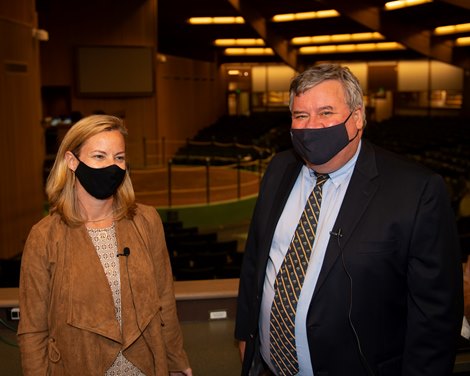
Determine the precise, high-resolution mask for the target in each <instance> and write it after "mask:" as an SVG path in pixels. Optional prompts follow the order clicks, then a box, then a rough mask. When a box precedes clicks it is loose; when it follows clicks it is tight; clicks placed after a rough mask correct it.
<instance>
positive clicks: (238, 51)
mask: <svg viewBox="0 0 470 376" xmlns="http://www.w3.org/2000/svg"><path fill="white" fill-rule="evenodd" d="M224 54H225V55H237V56H240V55H245V56H246V55H274V51H273V50H272V48H226V49H225V51H224Z"/></svg>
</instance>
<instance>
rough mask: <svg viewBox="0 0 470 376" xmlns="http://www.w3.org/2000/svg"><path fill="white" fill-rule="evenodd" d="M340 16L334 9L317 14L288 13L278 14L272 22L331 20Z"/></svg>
mask: <svg viewBox="0 0 470 376" xmlns="http://www.w3.org/2000/svg"><path fill="white" fill-rule="evenodd" d="M339 16H340V14H339V13H338V12H337V11H336V10H334V9H328V10H319V11H316V12H301V13H286V14H276V15H274V16H273V17H272V18H271V20H272V21H273V22H290V21H303V20H311V19H314V18H331V17H339Z"/></svg>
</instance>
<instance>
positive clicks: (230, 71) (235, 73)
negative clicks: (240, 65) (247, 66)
mask: <svg viewBox="0 0 470 376" xmlns="http://www.w3.org/2000/svg"><path fill="white" fill-rule="evenodd" d="M227 74H228V75H229V76H238V75H239V74H240V71H239V70H238V69H230V70H229V71H228V72H227Z"/></svg>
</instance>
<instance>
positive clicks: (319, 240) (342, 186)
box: [259, 144, 361, 376]
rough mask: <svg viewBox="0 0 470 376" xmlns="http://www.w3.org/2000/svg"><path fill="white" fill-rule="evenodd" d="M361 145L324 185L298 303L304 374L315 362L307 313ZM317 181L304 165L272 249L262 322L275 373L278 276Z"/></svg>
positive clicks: (263, 348)
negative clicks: (272, 329)
mask: <svg viewBox="0 0 470 376" xmlns="http://www.w3.org/2000/svg"><path fill="white" fill-rule="evenodd" d="M360 147H361V144H359V147H358V149H357V151H356V153H355V155H354V156H353V158H351V159H350V160H349V161H348V162H347V163H346V164H345V165H344V166H343V167H341V168H340V169H339V170H337V171H334V172H332V173H330V174H329V176H330V179H328V180H327V181H326V183H325V184H324V185H323V196H322V203H321V207H320V217H319V219H318V225H317V232H316V239H315V242H314V244H313V249H312V254H311V256H310V261H309V264H308V268H307V273H306V275H305V280H304V284H303V287H302V291H301V292H300V297H299V301H298V303H297V314H296V317H295V338H296V345H297V356H298V359H299V368H300V371H299V373H298V375H300V376H312V375H313V370H312V364H311V361H310V351H309V347H308V340H307V328H306V321H307V312H308V309H309V306H310V301H311V299H312V295H313V291H314V290H315V285H316V283H317V280H318V276H319V274H320V270H321V267H322V264H323V258H324V256H325V252H326V247H327V245H328V242H329V240H330V231H332V230H334V229H333V226H334V224H335V221H336V217H337V216H338V212H339V209H340V207H341V204H342V203H343V198H344V195H345V193H346V190H347V188H348V185H349V181H350V180H351V175H352V173H353V170H354V165H355V164H356V160H357V156H358V154H359V150H360ZM315 183H316V177H315V175H314V172H313V171H312V170H310V169H309V168H308V167H307V166H305V165H304V166H303V167H302V170H301V171H300V174H299V176H298V178H297V180H296V182H295V185H294V187H293V188H292V191H291V193H290V195H289V198H288V200H287V203H286V206H285V207H284V210H283V212H282V214H281V217H280V218H279V222H278V223H277V226H276V230H275V232H274V236H273V240H272V243H271V250H270V252H269V259H268V264H267V267H266V277H265V280H264V286H263V299H262V301H261V315H260V321H259V329H260V341H261V355H262V357H263V359H264V360H265V362H266V363H267V364H268V365H269V366H270V368H271V370H272V371H273V372H275V368H274V366H273V365H272V363H271V360H270V356H269V342H270V341H269V317H270V314H271V306H272V303H273V299H274V283H275V281H276V276H277V273H278V271H279V268H280V267H281V264H282V262H283V260H284V257H285V255H286V253H287V250H288V249H289V245H290V243H291V240H292V237H293V235H294V232H295V228H296V227H297V224H298V222H299V219H300V216H301V215H302V211H303V210H304V207H305V204H306V202H307V199H308V196H309V195H310V193H311V192H312V190H313V187H314V186H315Z"/></svg>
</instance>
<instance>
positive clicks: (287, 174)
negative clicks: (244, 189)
mask: <svg viewBox="0 0 470 376" xmlns="http://www.w3.org/2000/svg"><path fill="white" fill-rule="evenodd" d="M290 110H291V113H292V129H291V135H292V144H293V147H294V150H287V151H284V152H281V153H279V154H277V155H276V156H275V157H274V159H273V160H272V162H271V163H270V165H269V167H268V169H267V171H266V173H265V176H264V178H263V182H262V185H261V188H260V193H259V197H258V201H257V204H256V207H255V211H254V214H253V218H252V222H251V226H250V230H249V235H248V240H247V245H246V250H245V256H244V263H243V268H242V272H241V276H240V290H239V297H238V311H237V321H236V329H235V336H236V338H237V339H239V340H240V350H241V354H242V358H243V370H242V374H243V375H248V374H250V375H273V374H274V375H295V374H299V375H315V376H326V375H328V376H340V375H341V376H342V375H352V376H361V375H369V376H370V375H377V376H378V375H390V376H400V375H402V376H405V375H406V376H411V375H426V376H433V375H436V376H437V375H440V376H448V375H450V374H451V373H452V367H453V363H454V357H455V351H456V343H457V339H458V336H459V333H460V327H461V323H462V314H463V312H462V269H461V264H460V251H459V245H458V237H457V232H456V228H455V220H454V215H453V212H452V209H451V206H450V201H449V198H448V195H447V191H446V188H445V185H444V181H443V179H442V178H441V177H440V176H438V175H437V174H435V173H433V172H432V171H429V170H427V169H425V168H424V167H421V166H418V165H416V164H413V163H411V162H409V161H406V160H402V159H401V158H399V157H398V156H395V155H393V154H392V153H389V152H387V151H384V150H382V149H380V148H377V147H375V146H373V145H372V144H370V143H369V142H367V141H366V140H362V139H361V136H362V134H363V129H364V125H365V123H366V119H365V111H364V104H363V95H362V91H361V88H360V85H359V82H358V81H357V79H356V77H354V76H353V75H352V73H351V72H350V71H349V69H348V68H346V67H341V66H338V65H333V64H324V65H318V66H315V67H313V68H310V69H308V70H306V71H305V72H303V73H302V74H300V75H299V76H297V77H296V78H295V79H294V80H293V81H292V83H291V87H290ZM423 131H425V130H423ZM317 175H318V177H317ZM320 180H321V181H320ZM316 184H318V185H317V187H316V188H315V189H314V191H315V192H314V193H312V189H313V188H314V186H315V185H316ZM312 197H313V198H312ZM306 203H308V205H306ZM304 211H305V214H303V213H304ZM304 215H305V217H304ZM301 216H302V217H301ZM299 218H301V221H300V223H299ZM307 218H308V219H307ZM302 231H303V232H302ZM309 239H310V240H309ZM299 247H300V248H299ZM296 249H297V251H296ZM299 249H300V250H299ZM286 255H288V256H287V257H286ZM305 261H306V262H305ZM307 263H308V264H307ZM290 264H293V265H294V266H292V265H290ZM281 270H283V271H281ZM278 274H279V275H278ZM292 341H293V343H292Z"/></svg>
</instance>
